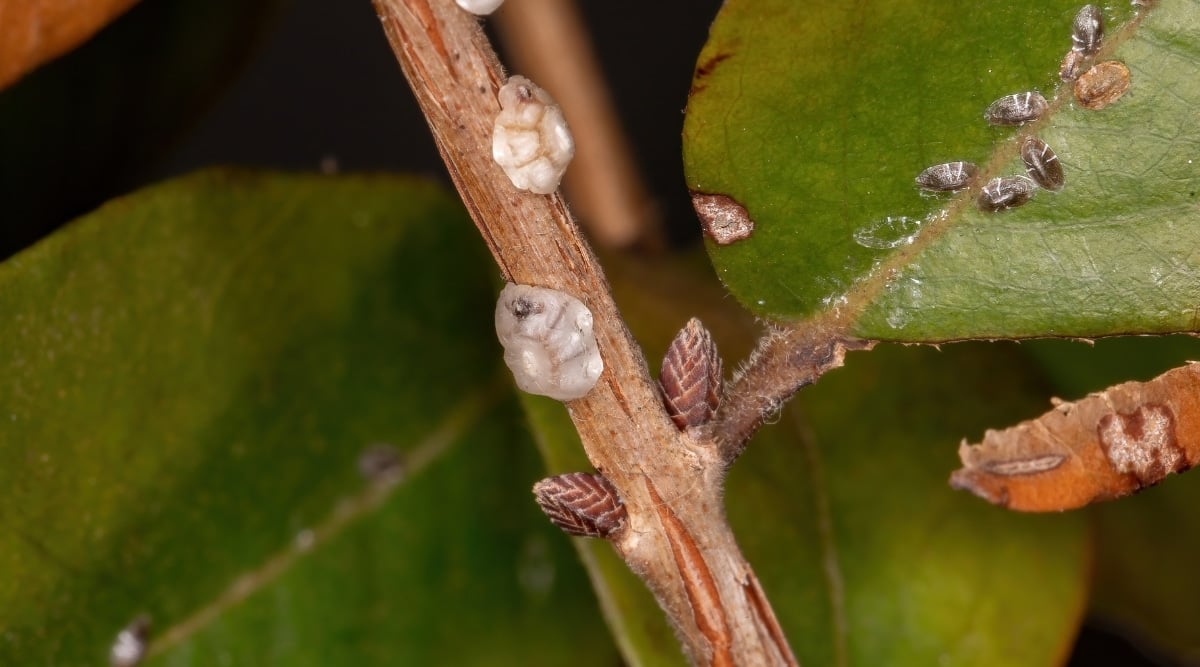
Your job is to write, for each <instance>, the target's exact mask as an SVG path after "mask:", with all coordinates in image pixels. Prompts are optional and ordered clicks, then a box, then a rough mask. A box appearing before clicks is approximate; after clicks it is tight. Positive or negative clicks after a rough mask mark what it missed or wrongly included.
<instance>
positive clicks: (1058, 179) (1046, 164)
mask: <svg viewBox="0 0 1200 667" xmlns="http://www.w3.org/2000/svg"><path fill="white" fill-rule="evenodd" d="M1021 161H1022V162H1024V163H1025V173H1027V174H1029V177H1030V178H1032V179H1033V181H1034V182H1035V183H1037V184H1038V185H1039V186H1040V187H1041V188H1042V189H1044V190H1049V191H1051V192H1058V191H1059V190H1062V189H1063V185H1064V183H1066V176H1064V175H1063V168H1062V163H1060V162H1059V161H1058V155H1057V154H1055V152H1054V149H1053V148H1050V146H1048V145H1047V144H1046V142H1044V141H1042V140H1041V139H1038V138H1037V137H1025V141H1023V142H1021Z"/></svg>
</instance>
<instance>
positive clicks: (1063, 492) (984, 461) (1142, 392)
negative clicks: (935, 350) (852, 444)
mask: <svg viewBox="0 0 1200 667" xmlns="http://www.w3.org/2000/svg"><path fill="white" fill-rule="evenodd" d="M958 454H959V457H960V458H961V459H962V463H963V467H962V468H961V469H959V470H957V471H955V472H954V474H953V475H952V476H951V477H950V485H951V486H953V487H954V488H956V489H963V490H967V491H970V492H972V493H974V494H975V495H977V496H979V497H981V498H983V499H985V500H987V501H989V502H992V503H995V504H997V505H1001V506H1003V507H1007V508H1009V509H1014V510H1020V511H1025V512H1048V511H1060V510H1068V509H1074V508H1077V507H1082V506H1084V505H1087V504H1089V503H1092V502H1096V501H1100V500H1108V499H1111V498H1117V497H1120V496H1124V495H1128V494H1130V493H1134V492H1136V491H1139V490H1141V489H1143V488H1145V487H1147V486H1151V485H1154V484H1157V483H1158V482H1160V481H1162V479H1163V478H1164V477H1166V476H1167V475H1169V474H1171V473H1173V472H1183V471H1184V470H1187V469H1188V468H1191V467H1192V466H1193V465H1195V464H1196V463H1197V462H1200V364H1196V363H1190V364H1188V365H1186V366H1183V367H1181V368H1176V369H1174V370H1171V371H1168V372H1166V373H1164V374H1162V375H1160V376H1158V377H1156V378H1154V379H1153V380H1150V381H1149V382H1126V383H1124V384H1119V385H1116V386H1114V387H1110V388H1109V389H1108V390H1106V391H1103V392H1101V393H1098V394H1092V395H1090V396H1088V397H1087V398H1084V399H1082V400H1080V401H1077V402H1074V403H1068V402H1059V403H1057V404H1056V405H1055V407H1054V408H1053V409H1052V410H1050V411H1049V412H1047V413H1046V414H1044V415H1042V416H1041V417H1038V418H1037V419H1034V420H1031V421H1025V422H1021V423H1020V424H1017V425H1016V426H1013V427H1011V428H1008V429H1005V430H1003V431H988V432H987V433H985V434H984V437H983V442H982V443H981V444H978V445H968V444H967V443H966V442H965V441H964V442H963V444H962V446H961V447H960V448H959V451H958Z"/></svg>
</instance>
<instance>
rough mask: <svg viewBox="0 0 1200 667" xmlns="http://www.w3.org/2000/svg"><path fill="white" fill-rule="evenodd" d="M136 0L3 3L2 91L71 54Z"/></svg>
mask: <svg viewBox="0 0 1200 667" xmlns="http://www.w3.org/2000/svg"><path fill="white" fill-rule="evenodd" d="M136 3H137V0H11V1H8V2H0V88H6V87H8V86H9V85H10V84H12V83H13V82H15V81H16V80H17V79H19V78H21V77H22V76H24V75H25V74H27V73H28V72H30V71H31V70H33V69H34V68H36V67H38V66H39V65H42V64H43V63H46V62H48V61H50V60H52V59H54V58H57V57H58V56H60V55H62V54H64V53H66V52H67V51H70V50H71V49H72V48H74V47H76V46H78V45H79V44H80V43H82V42H84V41H86V40H87V39H88V38H90V37H91V36H92V35H94V34H96V32H97V31H99V30H100V29H101V28H103V27H104V26H106V25H108V24H109V23H110V22H111V21H113V20H114V19H116V18H117V17H118V16H120V15H121V14H123V13H124V12H125V10H127V9H129V8H130V7H132V6H133V5H134V4H136Z"/></svg>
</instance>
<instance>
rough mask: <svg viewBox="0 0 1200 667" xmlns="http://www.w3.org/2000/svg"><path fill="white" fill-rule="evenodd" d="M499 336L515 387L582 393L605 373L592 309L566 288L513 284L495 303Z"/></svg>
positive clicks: (560, 395) (563, 397)
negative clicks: (562, 289) (565, 290)
mask: <svg viewBox="0 0 1200 667" xmlns="http://www.w3.org/2000/svg"><path fill="white" fill-rule="evenodd" d="M496 336H497V337H498V338H499V339H500V344H501V345H502V346H504V363H505V364H506V365H508V369H509V370H510V371H512V374H513V379H514V380H516V382H517V386H518V387H520V388H521V389H522V390H523V391H527V392H529V393H531V394H538V395H539V396H549V397H550V398H554V399H558V400H560V401H570V400H573V399H576V398H582V397H583V396H585V395H587V393H588V392H589V391H591V390H592V387H594V386H595V385H596V380H598V379H599V378H600V374H601V373H603V372H604V361H603V359H601V358H600V350H599V348H598V347H597V346H596V335H595V334H594V333H593V332H592V311H590V310H588V308H587V306H585V305H584V304H583V302H582V301H580V300H579V299H576V298H575V297H573V296H571V295H570V294H567V293H566V292H560V291H558V290H553V289H549V288H546V287H533V286H531V285H516V284H513V283H509V284H508V285H506V286H505V287H504V289H503V290H502V291H501V292H500V298H499V300H497V302H496Z"/></svg>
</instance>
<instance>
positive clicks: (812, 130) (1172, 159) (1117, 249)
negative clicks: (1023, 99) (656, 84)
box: [685, 0, 1200, 341]
mask: <svg viewBox="0 0 1200 667" xmlns="http://www.w3.org/2000/svg"><path fill="white" fill-rule="evenodd" d="M1080 6H1081V3H1079V2H1077V1H1067V0H1053V1H1049V2H1047V1H1044V0H1019V1H1015V2H1006V3H1003V4H1002V5H996V6H994V7H993V6H990V5H989V6H988V8H987V10H986V11H972V10H969V9H967V8H965V7H963V6H961V5H958V4H955V3H928V2H912V1H911V0H891V1H889V2H886V3H873V4H872V5H870V6H869V7H865V6H859V5H846V4H838V3H817V4H812V3H795V2H789V1H788V0H731V1H730V2H727V3H726V4H725V5H724V7H723V8H722V10H721V13H720V14H719V15H718V17H717V20H716V22H715V24H714V26H713V30H712V33H711V35H710V38H709V41H708V43H707V45H706V46H705V48H704V50H703V52H702V53H701V55H700V58H699V62H698V66H697V73H696V78H695V81H694V84H693V92H692V96H691V99H690V102H689V105H688V115H687V121H686V125H685V162H686V171H687V180H688V184H689V187H691V188H692V189H693V190H694V191H700V192H706V193H720V194H725V195H728V196H730V197H732V198H733V199H734V200H736V201H737V202H740V203H741V204H742V205H743V206H745V207H746V209H747V210H748V212H749V215H750V217H751V218H752V219H753V220H754V221H755V223H756V227H755V230H754V232H753V234H752V235H751V236H750V237H749V238H747V239H745V240H742V241H738V242H735V243H733V244H732V245H727V246H716V245H712V244H710V248H709V249H710V254H711V255H712V258H713V261H714V263H715V265H716V267H717V270H718V273H719V275H720V276H721V278H722V280H723V281H725V283H726V284H727V286H728V287H729V289H730V290H731V291H732V292H733V293H734V295H735V296H736V297H737V298H738V299H739V300H740V301H741V302H742V303H743V304H745V305H746V306H748V307H749V308H750V309H751V310H753V311H754V312H756V313H758V314H760V315H765V316H770V317H774V318H780V319H799V318H804V317H807V316H811V315H815V314H818V313H822V312H827V311H836V312H837V314H839V315H840V316H841V317H843V318H847V319H844V320H843V321H844V322H845V323H846V324H847V325H848V326H849V328H850V330H851V331H852V332H853V333H855V334H856V335H859V336H864V337H872V338H879V339H887V340H901V341H940V340H949V339H961V338H980V337H982V338H997V337H1027V336H1046V335H1059V336H1090V335H1102V334H1114V333H1122V332H1138V333H1152V332H1166V331H1183V330H1193V329H1195V328H1196V327H1197V315H1196V312H1197V311H1196V299H1195V295H1196V293H1197V288H1198V287H1200V255H1197V254H1196V253H1194V252H1193V251H1192V247H1193V246H1195V245H1196V243H1197V241H1198V240H1200V238H1198V237H1197V230H1198V229H1200V216H1198V215H1197V211H1198V210H1200V209H1198V208H1197V206H1196V201H1197V200H1196V193H1197V190H1198V187H1197V186H1198V185H1200V178H1198V176H1197V175H1198V173H1200V171H1198V170H1200V166H1197V165H1193V164H1192V161H1193V160H1194V159H1195V156H1196V154H1197V146H1198V144H1197V140H1196V137H1195V132H1194V127H1193V126H1194V120H1195V109H1196V108H1197V107H1198V106H1200V83H1197V79H1196V77H1194V76H1192V73H1193V72H1194V71H1195V70H1196V66H1197V62H1198V61H1200V5H1198V4H1197V3H1196V2H1194V1H1192V0H1164V1H1163V2H1156V3H1154V6H1153V8H1152V9H1150V10H1148V11H1147V12H1146V13H1145V14H1144V15H1143V17H1142V18H1141V19H1137V20H1135V19H1134V18H1133V17H1134V16H1135V15H1134V13H1133V9H1132V8H1131V7H1130V6H1129V3H1124V4H1122V3H1117V4H1116V5H1108V6H1105V10H1104V11H1105V18H1106V19H1107V22H1108V37H1107V38H1106V39H1107V42H1106V45H1105V47H1104V49H1105V50H1104V51H1103V52H1102V53H1101V56H1100V57H1103V58H1114V59H1117V60H1121V61H1123V62H1124V63H1126V64H1127V65H1128V67H1129V69H1130V70H1131V72H1132V77H1131V80H1132V84H1131V88H1130V90H1129V92H1128V93H1127V94H1126V95H1125V96H1124V97H1123V98H1121V99H1120V100H1118V101H1117V102H1116V103H1114V104H1112V105H1111V106H1109V107H1107V108H1105V109H1102V110H1099V111H1094V110H1088V109H1085V108H1083V107H1082V106H1080V105H1079V104H1077V103H1075V102H1074V101H1073V96H1072V92H1071V87H1070V85H1060V82H1059V80H1058V67H1059V63H1060V60H1061V59H1062V57H1063V55H1064V54H1065V53H1066V52H1067V50H1068V49H1069V48H1070V44H1071V40H1070V35H1071V21H1072V18H1073V16H1074V14H1075V12H1076V11H1077V10H1078V9H1079V7H1080ZM1139 20H1140V23H1138V22H1137V21H1139ZM1031 89H1041V90H1042V91H1044V92H1045V93H1046V95H1047V98H1048V99H1052V109H1051V112H1050V113H1049V114H1048V115H1047V116H1046V117H1045V118H1044V119H1043V120H1042V121H1041V122H1039V123H1037V124H1035V125H1032V126H1030V127H1028V128H1026V130H1025V131H1026V132H1034V133H1036V134H1037V135H1038V136H1040V137H1041V138H1042V139H1044V140H1045V141H1046V142H1047V143H1048V144H1049V145H1050V146H1051V147H1052V148H1053V149H1054V150H1055V151H1056V152H1057V154H1058V157H1059V159H1060V161H1061V163H1062V165H1063V167H1064V169H1065V173H1066V187H1065V189H1064V190H1063V191H1062V192H1061V193H1059V194H1054V193H1050V192H1046V191H1041V192H1039V193H1038V194H1037V195H1036V196H1035V197H1034V199H1033V200H1032V201H1031V202H1030V203H1028V204H1027V205H1025V206H1023V207H1021V208H1018V209H1015V210H1010V211H1005V212H1001V213H983V212H980V211H979V210H977V209H976V207H975V206H974V204H973V200H974V196H975V194H976V193H977V191H978V190H977V188H976V189H972V190H970V191H967V192H965V193H963V194H961V195H959V196H957V197H931V196H922V195H921V194H920V193H919V191H918V190H917V188H916V187H915V184H914V181H913V178H914V177H915V176H916V175H917V174H918V173H919V172H920V171H921V170H922V169H924V168H925V167H926V166H929V165H932V164H937V163H940V162H946V161H951V160H969V161H972V162H976V163H978V164H979V165H980V169H981V177H980V181H982V180H983V179H985V178H990V177H992V176H998V175H1002V174H1019V173H1024V169H1023V167H1022V165H1021V162H1020V158H1019V157H1018V156H1017V151H1016V146H1017V143H1018V141H1019V137H1020V136H1021V134H1022V133H1021V132H1020V131H1018V130H1017V129H1014V128H993V127H989V126H988V125H987V124H986V123H985V121H984V119H983V117H982V112H983V110H984V109H985V108H986V107H987V106H988V104H990V103H991V102H992V101H993V100H995V99H998V98H1000V97H1002V96H1004V95H1007V94H1010V93H1015V92H1019V91H1025V90H1031Z"/></svg>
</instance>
